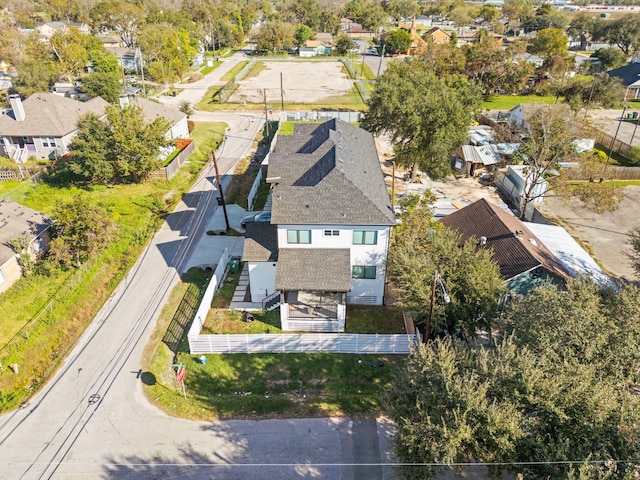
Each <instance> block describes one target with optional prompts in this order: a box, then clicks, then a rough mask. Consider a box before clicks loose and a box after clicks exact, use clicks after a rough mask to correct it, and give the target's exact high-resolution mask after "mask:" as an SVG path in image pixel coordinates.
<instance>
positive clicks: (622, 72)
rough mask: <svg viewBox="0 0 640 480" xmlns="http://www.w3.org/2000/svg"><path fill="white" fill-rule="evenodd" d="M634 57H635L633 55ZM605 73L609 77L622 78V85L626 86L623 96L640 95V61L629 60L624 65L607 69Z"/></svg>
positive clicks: (633, 96) (634, 96) (632, 96)
mask: <svg viewBox="0 0 640 480" xmlns="http://www.w3.org/2000/svg"><path fill="white" fill-rule="evenodd" d="M634 58H635V57H634ZM607 74H608V75H609V76H610V77H617V78H619V79H620V80H622V85H623V86H624V87H625V88H626V91H625V98H626V99H631V98H639V97H640V63H639V62H631V63H630V64H628V65H625V66H624V67H619V68H614V69H613V70H609V71H608V72H607Z"/></svg>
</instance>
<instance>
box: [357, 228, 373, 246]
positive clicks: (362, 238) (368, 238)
mask: <svg viewBox="0 0 640 480" xmlns="http://www.w3.org/2000/svg"><path fill="white" fill-rule="evenodd" d="M353 244H354V245H377V244H378V232H371V231H367V230H354V231H353Z"/></svg>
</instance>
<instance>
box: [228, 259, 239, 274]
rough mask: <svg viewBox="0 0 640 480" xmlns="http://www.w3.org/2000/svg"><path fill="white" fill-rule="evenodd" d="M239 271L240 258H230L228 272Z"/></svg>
mask: <svg viewBox="0 0 640 480" xmlns="http://www.w3.org/2000/svg"><path fill="white" fill-rule="evenodd" d="M239 271H240V259H238V258H232V259H231V260H230V261H229V272H230V273H238V272H239Z"/></svg>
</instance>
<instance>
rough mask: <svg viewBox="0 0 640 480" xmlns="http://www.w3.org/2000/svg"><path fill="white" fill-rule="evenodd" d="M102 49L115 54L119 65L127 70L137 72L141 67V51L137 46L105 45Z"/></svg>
mask: <svg viewBox="0 0 640 480" xmlns="http://www.w3.org/2000/svg"><path fill="white" fill-rule="evenodd" d="M104 50H105V52H109V53H112V54H113V55H115V56H116V58H117V59H118V63H119V64H120V66H121V67H122V68H124V69H125V71H127V72H139V71H140V69H141V68H142V53H141V52H140V49H139V48H126V47H105V49H104Z"/></svg>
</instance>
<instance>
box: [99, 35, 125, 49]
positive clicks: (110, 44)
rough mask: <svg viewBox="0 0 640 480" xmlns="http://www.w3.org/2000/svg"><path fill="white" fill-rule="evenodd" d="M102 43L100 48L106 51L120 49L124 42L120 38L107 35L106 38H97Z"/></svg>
mask: <svg viewBox="0 0 640 480" xmlns="http://www.w3.org/2000/svg"><path fill="white" fill-rule="evenodd" d="M99 38H100V40H101V41H102V46H103V47H104V48H105V50H106V49H108V48H121V47H124V42H123V41H122V39H121V38H120V37H116V36H111V35H108V36H106V37H99Z"/></svg>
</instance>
